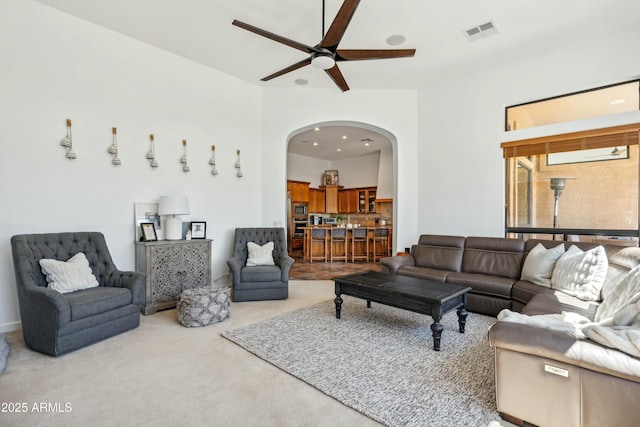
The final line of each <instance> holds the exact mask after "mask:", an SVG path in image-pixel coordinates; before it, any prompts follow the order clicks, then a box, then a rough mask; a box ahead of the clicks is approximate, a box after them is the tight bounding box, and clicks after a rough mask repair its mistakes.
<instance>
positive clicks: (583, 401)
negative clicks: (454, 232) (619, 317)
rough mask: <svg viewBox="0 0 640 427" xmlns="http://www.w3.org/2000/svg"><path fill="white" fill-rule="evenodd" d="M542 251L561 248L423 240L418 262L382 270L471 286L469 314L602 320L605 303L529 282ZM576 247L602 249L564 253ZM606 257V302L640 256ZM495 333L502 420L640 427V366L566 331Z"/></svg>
mask: <svg viewBox="0 0 640 427" xmlns="http://www.w3.org/2000/svg"><path fill="white" fill-rule="evenodd" d="M538 243H542V245H543V246H545V247H546V248H552V247H555V246H557V245H559V244H560V243H561V242H559V241H553V240H528V241H524V240H518V239H506V238H492V237H491V238H490V237H461V236H442V235H422V236H420V239H419V241H418V244H417V245H414V246H413V247H412V248H411V253H410V255H408V256H395V257H388V258H383V259H382V260H381V261H380V263H381V265H382V270H383V271H386V272H388V273H390V274H392V275H394V274H400V275H408V276H413V277H421V278H426V279H430V280H437V281H441V282H446V283H456V284H464V285H467V286H470V287H471V288H472V291H471V292H470V293H469V295H468V301H467V302H468V304H467V309H468V310H469V311H472V312H477V313H482V314H487V315H492V316H496V315H497V314H498V313H499V312H500V311H501V310H503V309H511V310H512V311H518V312H523V313H525V314H528V315H537V314H560V313H563V312H575V313H579V314H581V315H583V316H586V317H588V318H590V319H593V318H594V316H595V312H596V310H597V308H598V305H599V303H597V302H592V301H582V300H580V299H578V298H575V297H572V296H569V295H566V294H564V293H562V292H559V291H555V290H553V289H550V288H546V287H543V286H539V285H536V284H533V283H531V282H528V281H524V280H520V273H521V270H522V266H523V264H524V260H525V259H526V256H527V254H528V253H529V251H531V249H533V248H534V247H535V246H536V245H537V244H538ZM572 244H575V245H576V246H578V247H579V248H580V249H582V250H588V249H591V248H593V247H595V246H597V245H596V244H592V243H577V242H564V245H565V249H568V248H569V247H570V246H571V245H572ZM605 250H606V252H607V257H608V261H609V267H608V273H607V281H605V286H604V287H603V289H602V296H604V297H606V294H607V292H608V291H609V290H610V286H611V283H612V282H614V280H613V279H614V278H615V277H620V276H621V275H622V274H624V273H625V272H628V271H629V270H630V269H632V268H633V267H635V266H637V265H639V264H640V248H623V247H620V246H605ZM488 335H489V343H490V345H491V346H493V347H494V348H495V351H496V401H497V406H498V411H499V412H500V414H501V415H502V416H503V418H505V419H507V420H509V421H511V422H513V423H515V424H517V425H534V426H535V425H537V426H544V427H547V426H551V427H553V426H562V427H567V426H581V427H596V426H598V427H602V426H637V425H640V405H639V404H638V403H637V400H638V396H640V359H638V358H636V357H633V356H631V355H628V354H626V353H623V352H621V351H619V350H616V349H611V348H608V347H605V346H602V345H600V344H597V343H595V342H593V341H590V340H585V339H576V338H575V337H574V336H572V335H570V334H568V333H565V332H561V331H556V330H551V329H546V328H541V327H537V326H532V325H527V324H521V323H512V322H506V321H500V322H496V323H495V324H494V325H493V326H492V327H491V329H490V330H489V333H488Z"/></svg>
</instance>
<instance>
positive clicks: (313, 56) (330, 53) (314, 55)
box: [232, 0, 416, 92]
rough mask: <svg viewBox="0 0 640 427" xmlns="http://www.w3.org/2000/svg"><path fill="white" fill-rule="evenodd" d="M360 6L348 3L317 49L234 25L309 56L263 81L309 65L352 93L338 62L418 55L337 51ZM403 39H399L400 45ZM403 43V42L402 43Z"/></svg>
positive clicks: (353, 0) (395, 51)
mask: <svg viewBox="0 0 640 427" xmlns="http://www.w3.org/2000/svg"><path fill="white" fill-rule="evenodd" d="M359 4H360V0H345V1H344V3H342V6H341V7H340V10H339V11H338V14H337V15H336V17H335V18H334V20H333V22H332V23H331V26H330V27H329V30H328V31H327V33H326V34H323V37H322V40H321V41H320V43H318V44H317V45H315V46H308V45H306V44H304V43H300V42H297V41H295V40H291V39H288V38H286V37H282V36H279V35H277V34H274V33H271V32H269V31H266V30H263V29H261V28H258V27H254V26H253V25H250V24H246V23H244V22H241V21H238V20H237V19H236V20H234V21H233V22H232V25H235V26H236V27H240V28H242V29H244V30H247V31H251V32H252V33H255V34H258V35H260V36H262V37H266V38H268V39H270V40H273V41H276V42H278V43H282V44H284V45H287V46H289V47H292V48H294V49H297V50H300V51H302V52H305V53H306V54H308V55H309V57H308V58H306V59H303V60H302V61H300V62H297V63H295V64H293V65H290V66H288V67H286V68H283V69H282V70H280V71H276V72H275V73H273V74H270V75H268V76H266V77H263V78H262V79H261V80H262V81H269V80H271V79H274V78H276V77H280V76H282V75H284V74H287V73H290V72H292V71H295V70H297V69H299V68H302V67H305V66H307V65H309V64H311V65H313V66H314V67H315V68H319V69H322V70H325V72H326V73H327V75H328V76H329V78H330V79H331V80H333V82H334V83H335V84H336V86H338V87H339V88H340V90H342V91H343V92H346V91H348V90H349V85H348V84H347V82H346V80H345V78H344V76H343V75H342V72H341V71H340V68H338V64H337V63H338V62H344V61H362V60H370V59H390V58H407V57H412V56H414V55H415V52H416V50H415V49H346V50H342V49H338V45H339V44H340V41H341V40H342V37H343V36H344V33H345V32H346V31H347V27H348V26H349V23H350V22H351V18H353V14H354V13H355V11H356V8H357V7H358V5H359ZM324 21H325V19H324V0H323V2H322V25H323V27H322V28H323V32H324ZM398 40H400V39H396V40H395V41H396V42H398ZM402 40H404V39H402Z"/></svg>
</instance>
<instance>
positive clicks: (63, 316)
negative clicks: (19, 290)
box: [20, 286, 71, 330]
mask: <svg viewBox="0 0 640 427" xmlns="http://www.w3.org/2000/svg"><path fill="white" fill-rule="evenodd" d="M24 298H25V299H26V300H27V301H25V302H26V303H23V304H21V305H20V314H21V317H22V319H21V320H22V328H23V329H28V330H32V329H34V328H35V329H40V330H47V329H49V328H50V327H54V328H58V329H59V328H62V327H64V326H66V325H67V324H68V323H69V322H71V307H69V304H68V303H67V300H66V299H65V298H64V296H63V294H62V293H60V292H58V291H56V290H54V289H50V288H46V287H43V286H29V287H27V288H26V289H25V290H24Z"/></svg>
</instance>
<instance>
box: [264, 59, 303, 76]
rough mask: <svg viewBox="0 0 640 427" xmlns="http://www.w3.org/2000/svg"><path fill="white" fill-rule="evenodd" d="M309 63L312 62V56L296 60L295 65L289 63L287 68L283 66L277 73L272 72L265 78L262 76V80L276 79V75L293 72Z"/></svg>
mask: <svg viewBox="0 0 640 427" xmlns="http://www.w3.org/2000/svg"><path fill="white" fill-rule="evenodd" d="M309 64H311V58H307V59H304V60H302V61H300V62H296V63H295V64H293V65H289V66H288V67H287V68H283V69H282V70H280V71H277V72H275V73H273V74H271V75H269V76H267V77H264V78H262V79H260V80H262V81H263V82H266V81H267V80H271V79H275V78H276V77H280V76H281V75H283V74H287V73H289V72H291V71H293V70H297V69H298V68H302V67H304V66H306V65H309Z"/></svg>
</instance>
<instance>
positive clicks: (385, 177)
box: [376, 145, 394, 199]
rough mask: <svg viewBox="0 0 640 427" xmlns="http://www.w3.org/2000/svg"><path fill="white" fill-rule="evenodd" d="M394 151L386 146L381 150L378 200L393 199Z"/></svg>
mask: <svg viewBox="0 0 640 427" xmlns="http://www.w3.org/2000/svg"><path fill="white" fill-rule="evenodd" d="M393 170H394V169H393V149H392V147H391V146H390V145H389V146H386V147H384V148H382V150H380V163H379V166H378V189H377V193H376V197H377V198H378V199H392V198H393V187H394V173H393Z"/></svg>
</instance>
